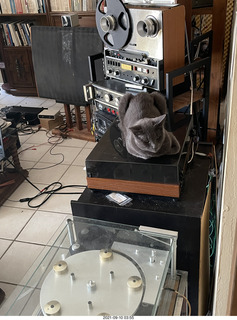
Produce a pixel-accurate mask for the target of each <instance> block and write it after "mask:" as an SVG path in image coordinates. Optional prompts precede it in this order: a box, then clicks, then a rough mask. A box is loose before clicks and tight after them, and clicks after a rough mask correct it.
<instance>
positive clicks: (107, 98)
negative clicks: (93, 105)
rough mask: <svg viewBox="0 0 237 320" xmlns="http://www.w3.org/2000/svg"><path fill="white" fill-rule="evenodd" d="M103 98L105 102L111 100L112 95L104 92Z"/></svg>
mask: <svg viewBox="0 0 237 320" xmlns="http://www.w3.org/2000/svg"><path fill="white" fill-rule="evenodd" d="M104 99H105V101H106V102H110V101H112V100H113V96H112V95H111V94H109V93H106V94H105V95H104Z"/></svg>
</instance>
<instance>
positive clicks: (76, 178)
mask: <svg viewBox="0 0 237 320" xmlns="http://www.w3.org/2000/svg"><path fill="white" fill-rule="evenodd" d="M60 182H61V183H62V184H63V185H78V184H80V185H83V186H86V185H87V181H86V171H85V169H84V167H82V166H70V167H69V169H68V170H67V171H66V172H65V174H64V175H63V176H62V178H61V179H60Z"/></svg>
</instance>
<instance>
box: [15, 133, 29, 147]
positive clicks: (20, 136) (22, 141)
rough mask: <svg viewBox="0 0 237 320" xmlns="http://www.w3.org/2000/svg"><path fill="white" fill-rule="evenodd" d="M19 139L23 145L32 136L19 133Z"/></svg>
mask: <svg viewBox="0 0 237 320" xmlns="http://www.w3.org/2000/svg"><path fill="white" fill-rule="evenodd" d="M18 137H19V140H20V144H21V145H22V144H23V143H25V142H26V141H27V140H28V139H29V138H30V137H31V135H30V134H24V133H18Z"/></svg>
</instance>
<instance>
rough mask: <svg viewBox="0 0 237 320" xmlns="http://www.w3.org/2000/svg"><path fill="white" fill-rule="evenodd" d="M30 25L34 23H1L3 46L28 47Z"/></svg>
mask: <svg viewBox="0 0 237 320" xmlns="http://www.w3.org/2000/svg"><path fill="white" fill-rule="evenodd" d="M32 25H34V22H30V21H27V22H26V21H16V22H9V23H2V24H1V30H2V35H3V41H4V44H5V45H6V46H15V47H19V46H30V45H31V36H30V35H31V26H32Z"/></svg>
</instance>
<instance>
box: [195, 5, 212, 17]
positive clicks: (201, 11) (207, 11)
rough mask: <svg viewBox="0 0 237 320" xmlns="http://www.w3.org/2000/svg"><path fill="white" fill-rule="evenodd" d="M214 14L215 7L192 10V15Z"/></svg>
mask: <svg viewBox="0 0 237 320" xmlns="http://www.w3.org/2000/svg"><path fill="white" fill-rule="evenodd" d="M212 13H213V7H206V8H195V9H192V15H202V14H212Z"/></svg>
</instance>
